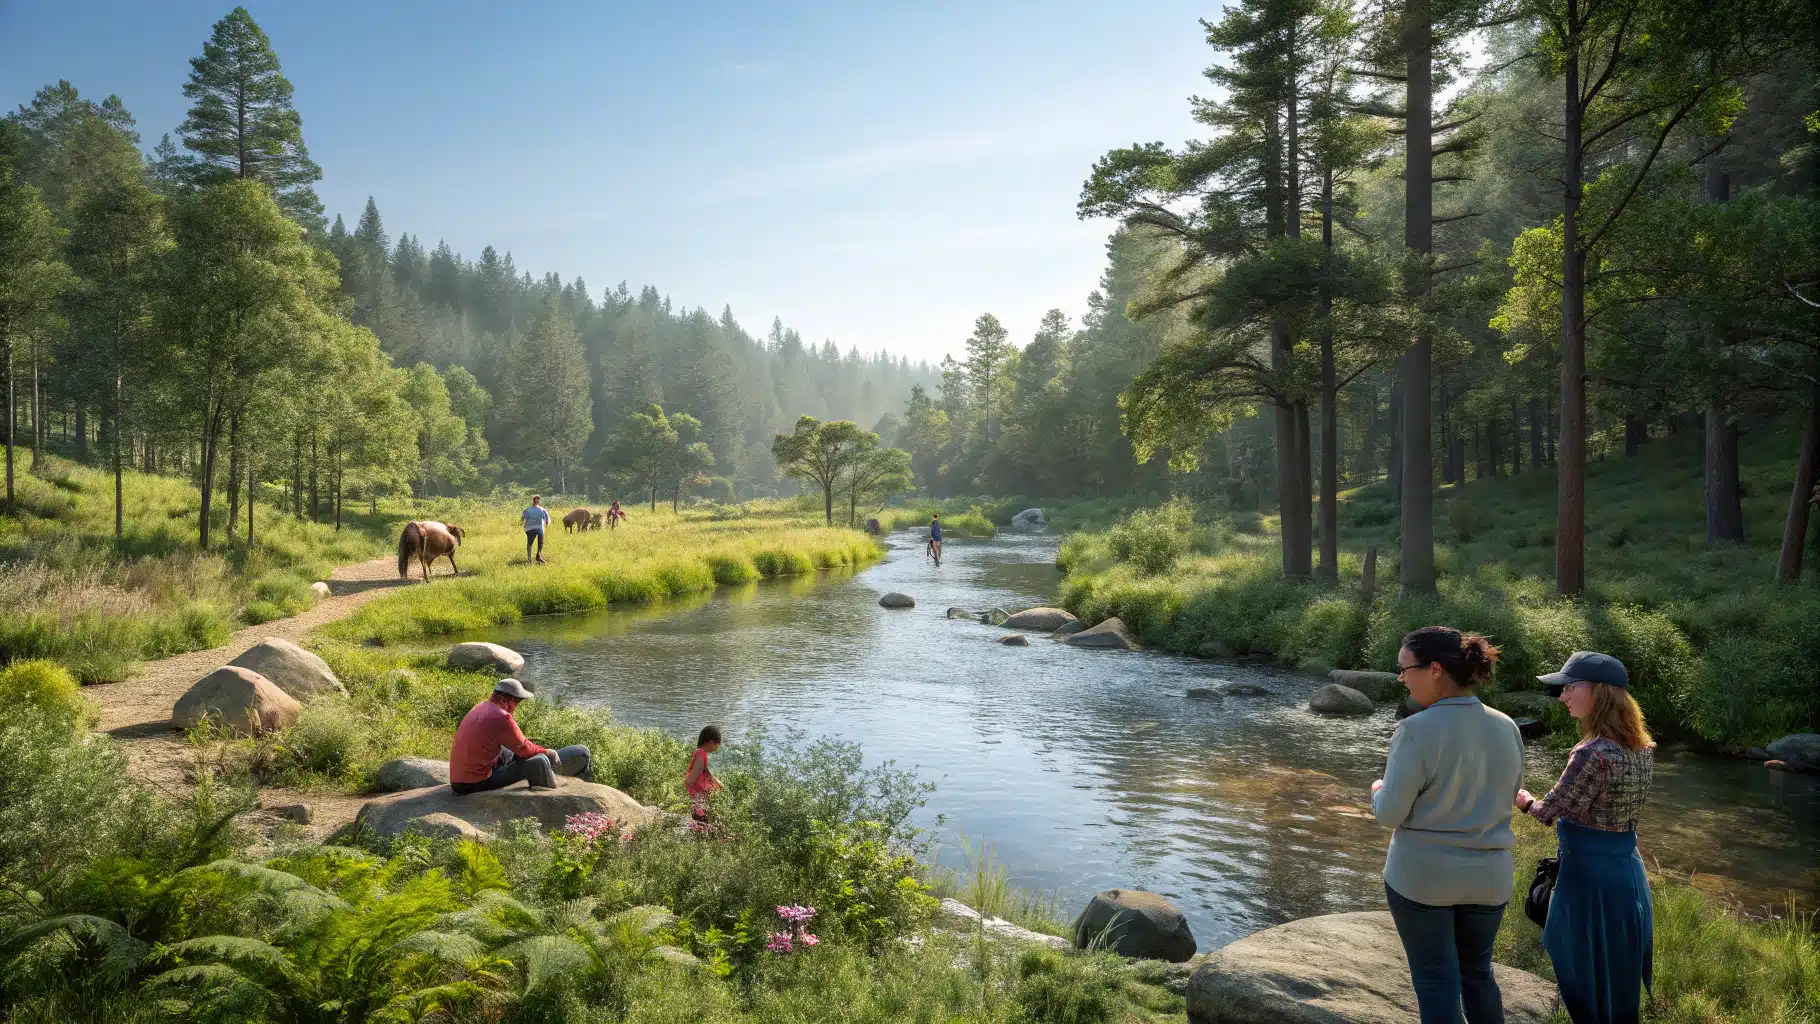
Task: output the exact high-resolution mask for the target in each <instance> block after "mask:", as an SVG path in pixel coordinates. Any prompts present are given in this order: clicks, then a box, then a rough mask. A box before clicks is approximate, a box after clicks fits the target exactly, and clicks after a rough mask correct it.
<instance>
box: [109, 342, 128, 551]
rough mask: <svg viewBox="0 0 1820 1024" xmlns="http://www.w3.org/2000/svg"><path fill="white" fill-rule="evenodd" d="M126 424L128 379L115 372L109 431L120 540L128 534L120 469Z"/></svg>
mask: <svg viewBox="0 0 1820 1024" xmlns="http://www.w3.org/2000/svg"><path fill="white" fill-rule="evenodd" d="M125 424H126V381H125V380H124V379H123V378H122V375H121V374H118V373H116V374H114V424H113V427H112V429H110V430H109V431H108V435H109V437H108V439H109V440H111V441H112V442H113V448H114V539H115V540H120V539H121V538H122V537H124V536H125V535H126V512H125V506H126V501H125V488H124V486H123V484H122V483H121V479H122V477H123V476H124V474H123V473H122V472H121V471H120V435H121V434H122V433H125V431H123V430H122V429H121V428H122V427H123V426H125Z"/></svg>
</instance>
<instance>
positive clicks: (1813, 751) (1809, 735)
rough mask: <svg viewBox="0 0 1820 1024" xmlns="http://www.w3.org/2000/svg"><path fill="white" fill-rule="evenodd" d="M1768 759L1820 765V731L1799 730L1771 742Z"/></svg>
mask: <svg viewBox="0 0 1820 1024" xmlns="http://www.w3.org/2000/svg"><path fill="white" fill-rule="evenodd" d="M1765 749H1766V750H1768V751H1769V758H1768V760H1772V761H1786V762H1788V763H1789V764H1811V765H1816V766H1820V733H1813V732H1798V733H1794V734H1792V735H1789V736H1784V737H1782V738H1781V739H1779V740H1777V741H1775V742H1774V743H1771V744H1770V745H1769V746H1768V747H1767V748H1765Z"/></svg>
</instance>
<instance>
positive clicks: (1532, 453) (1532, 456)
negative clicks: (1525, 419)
mask: <svg viewBox="0 0 1820 1024" xmlns="http://www.w3.org/2000/svg"><path fill="white" fill-rule="evenodd" d="M1543 433H1545V430H1544V428H1543V425H1542V403H1541V402H1538V401H1536V400H1535V399H1533V398H1532V399H1530V400H1529V464H1530V465H1531V466H1534V467H1536V468H1538V469H1540V468H1541V467H1542V466H1545V465H1547V464H1548V460H1547V459H1546V458H1544V457H1543V455H1542V435H1543Z"/></svg>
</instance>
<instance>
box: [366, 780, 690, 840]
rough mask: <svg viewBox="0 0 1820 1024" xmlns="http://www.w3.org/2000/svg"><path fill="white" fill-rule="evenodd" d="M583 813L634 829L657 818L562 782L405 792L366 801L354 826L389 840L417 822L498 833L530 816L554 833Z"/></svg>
mask: <svg viewBox="0 0 1820 1024" xmlns="http://www.w3.org/2000/svg"><path fill="white" fill-rule="evenodd" d="M586 811H599V812H601V813H602V814H605V815H607V816H608V817H610V818H612V819H613V820H615V821H618V822H622V823H624V824H629V825H634V826H638V825H646V824H649V823H650V822H651V821H653V820H655V819H656V817H657V809H656V808H654V807H646V806H644V805H643V804H640V803H639V802H638V801H636V800H634V799H632V798H631V797H629V796H627V795H625V794H624V793H621V792H620V791H619V790H617V789H614V788H613V787H612V786H602V785H600V784H598V783H593V782H582V781H580V780H578V779H562V780H560V781H559V782H558V784H557V786H556V788H555V789H531V788H529V787H526V786H518V785H513V786H509V787H507V788H505V789H495V790H490V791H488V792H485V793H469V794H468V795H467V796H459V795H457V794H456V792H455V791H454V790H452V789H450V788H448V787H447V786H435V787H433V788H430V789H412V790H406V791H405V792H403V793H393V794H390V795H389V796H382V797H378V798H377V799H373V800H368V801H367V802H366V803H365V804H362V805H361V807H360V813H359V815H357V816H356V817H355V818H354V823H355V825H356V826H359V825H362V824H365V825H371V826H373V831H374V832H376V833H378V834H379V835H381V836H394V835H397V834H398V833H400V832H403V831H404V830H405V829H406V828H407V827H408V826H409V825H410V824H411V822H412V821H414V820H416V819H418V818H424V817H428V816H430V815H434V814H449V815H453V816H454V817H456V818H459V819H461V820H462V821H464V822H466V823H468V824H469V825H472V826H473V827H475V828H477V829H481V830H483V831H487V832H498V831H499V829H500V827H501V826H503V825H504V824H505V823H506V822H508V821H516V820H517V819H519V818H534V819H536V821H537V823H538V824H540V825H542V826H543V827H544V829H545V830H547V831H550V832H558V831H561V830H562V828H563V826H564V825H566V824H567V819H568V817H569V815H571V814H581V813H584V812H586Z"/></svg>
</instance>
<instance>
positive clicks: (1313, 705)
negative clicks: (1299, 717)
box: [1308, 683, 1371, 715]
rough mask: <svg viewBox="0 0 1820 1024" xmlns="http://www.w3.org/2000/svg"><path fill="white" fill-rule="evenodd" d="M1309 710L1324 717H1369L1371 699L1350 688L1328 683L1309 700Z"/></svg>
mask: <svg viewBox="0 0 1820 1024" xmlns="http://www.w3.org/2000/svg"><path fill="white" fill-rule="evenodd" d="M1308 710H1310V711H1318V712H1320V713H1321V714H1323V715H1369V714H1371V698H1370V697H1367V696H1365V695H1364V694H1362V693H1360V692H1359V691H1357V690H1355V689H1353V688H1352V687H1350V686H1341V685H1340V684H1339V683H1328V684H1327V685H1326V686H1323V687H1321V688H1320V689H1318V690H1316V691H1314V695H1313V696H1311V697H1309V698H1308Z"/></svg>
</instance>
